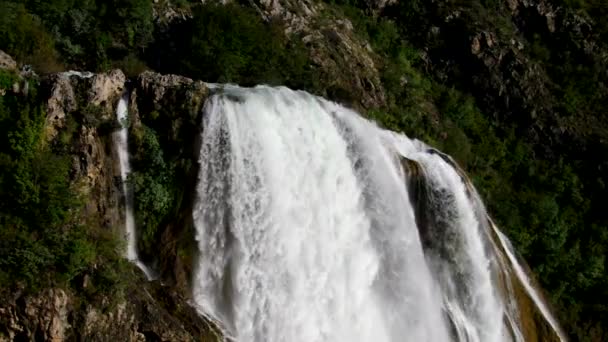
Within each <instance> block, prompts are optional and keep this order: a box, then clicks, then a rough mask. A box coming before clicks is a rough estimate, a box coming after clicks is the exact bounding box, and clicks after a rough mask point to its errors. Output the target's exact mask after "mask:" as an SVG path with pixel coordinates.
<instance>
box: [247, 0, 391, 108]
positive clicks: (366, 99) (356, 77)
mask: <svg viewBox="0 0 608 342" xmlns="http://www.w3.org/2000/svg"><path fill="white" fill-rule="evenodd" d="M256 3H257V6H258V7H259V8H260V10H261V12H262V14H263V15H264V16H265V17H266V18H269V19H274V20H280V21H282V22H283V23H284V26H285V33H286V34H287V35H288V36H289V37H290V38H291V39H298V40H299V39H301V40H302V41H303V42H304V44H305V45H306V47H307V48H308V51H309V54H310V58H311V60H312V62H313V63H314V68H315V69H317V70H319V73H320V75H319V78H320V79H319V80H318V82H319V83H320V84H322V85H323V88H324V89H325V93H324V94H322V95H324V96H326V97H328V98H331V99H334V100H338V101H340V102H343V103H345V104H347V105H351V106H354V107H359V108H362V109H371V108H380V107H382V106H384V105H385V103H386V95H385V92H384V88H383V86H382V82H381V81H380V75H379V72H378V68H377V66H376V62H375V59H374V57H375V55H374V53H373V51H372V49H371V47H370V46H369V44H368V43H367V42H366V41H365V40H363V39H361V38H360V37H359V36H357V34H356V33H355V31H354V29H353V25H352V23H351V22H350V21H349V20H348V19H347V18H346V17H345V16H344V15H341V14H340V13H339V12H336V11H335V10H334V9H332V8H331V7H329V6H327V5H326V4H324V3H322V2H318V1H312V0H305V1H294V0H259V1H256ZM376 3H377V5H386V4H387V3H388V2H387V1H377V2H376ZM345 66H348V67H345Z"/></svg>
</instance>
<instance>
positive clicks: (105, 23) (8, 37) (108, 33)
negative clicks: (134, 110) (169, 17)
mask: <svg viewBox="0 0 608 342" xmlns="http://www.w3.org/2000/svg"><path fill="white" fill-rule="evenodd" d="M0 8H2V9H3V10H2V13H0V35H2V37H3V39H2V40H0V49H2V50H4V51H6V52H7V53H9V54H11V55H12V56H13V57H15V58H17V59H18V60H20V61H23V62H25V63H29V64H32V65H33V66H34V68H35V69H36V70H38V71H41V72H50V71H58V70H59V69H62V66H61V65H62V64H67V65H69V66H72V67H76V68H83V69H90V70H102V69H106V68H108V67H110V66H112V65H118V64H125V63H133V61H132V60H133V58H134V57H133V56H137V55H140V54H141V52H143V50H144V48H145V47H146V46H148V44H149V43H150V42H151V41H152V35H153V29H154V27H153V23H152V2H151V1H148V0H127V1H124V0H123V1H117V0H113V1H100V0H97V1H96V0H85V1H77V0H54V1H37V0H15V1H0ZM59 61H61V62H59Z"/></svg>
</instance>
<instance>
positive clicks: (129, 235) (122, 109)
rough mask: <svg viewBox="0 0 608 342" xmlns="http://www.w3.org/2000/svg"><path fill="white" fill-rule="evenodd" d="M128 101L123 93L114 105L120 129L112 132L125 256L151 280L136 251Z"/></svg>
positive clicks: (151, 273)
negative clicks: (121, 197) (122, 203)
mask: <svg viewBox="0 0 608 342" xmlns="http://www.w3.org/2000/svg"><path fill="white" fill-rule="evenodd" d="M128 103H129V95H128V93H125V94H124V95H123V96H122V97H121V98H120V100H119V101H118V105H117V107H116V119H117V120H118V122H119V124H120V126H121V127H120V130H118V131H117V132H115V133H114V142H115V144H116V151H117V154H118V161H119V165H120V179H121V181H122V192H123V195H124V198H125V237H126V240H127V250H126V257H127V259H128V260H129V261H131V262H133V263H134V264H136V265H137V267H139V268H140V269H141V270H142V271H143V272H144V273H145V274H146V277H147V278H148V279H149V280H151V279H154V278H155V276H154V273H153V272H152V270H150V269H149V268H148V267H147V266H146V265H145V264H144V263H143V262H141V260H139V254H138V253H137V234H136V231H135V217H134V216H133V192H132V190H131V189H130V187H129V183H128V181H127V179H128V177H129V173H131V163H130V162H129V141H128V138H129V137H128V125H127V122H126V121H127V119H128V114H129V113H128Z"/></svg>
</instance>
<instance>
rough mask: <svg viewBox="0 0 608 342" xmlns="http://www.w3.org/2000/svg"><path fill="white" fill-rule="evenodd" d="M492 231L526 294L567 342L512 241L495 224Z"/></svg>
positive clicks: (562, 339) (561, 338) (560, 337)
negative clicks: (516, 253) (522, 264)
mask: <svg viewBox="0 0 608 342" xmlns="http://www.w3.org/2000/svg"><path fill="white" fill-rule="evenodd" d="M492 229H493V230H494V231H495V232H496V234H497V235H498V239H499V240H500V243H501V245H502V247H503V248H504V251H505V253H506V255H507V257H508V259H509V261H510V262H511V266H512V267H513V269H514V271H515V275H516V276H517V278H518V279H519V281H520V282H521V284H522V285H523V287H524V288H525V290H526V292H527V293H528V295H529V296H530V298H531V299H532V301H534V304H536V306H537V307H538V309H539V310H540V312H541V314H542V315H543V317H544V318H545V320H546V321H547V322H548V323H549V324H550V325H551V328H553V330H554V331H555V333H556V334H557V335H558V336H559V339H560V340H561V341H566V340H567V338H566V336H565V335H564V333H563V331H562V330H561V328H560V326H559V324H558V323H557V320H556V319H555V317H553V315H552V314H551V311H550V310H549V308H548V307H547V305H546V304H545V301H544V300H543V299H542V297H541V295H540V294H539V293H538V291H537V289H536V288H535V287H534V286H533V285H532V282H531V281H530V278H529V277H528V275H527V274H526V271H524V269H523V267H522V266H521V265H520V264H519V262H518V261H517V258H516V257H515V252H514V251H513V246H512V245H511V241H509V239H507V237H506V236H505V235H504V234H503V233H502V232H501V231H500V230H499V229H498V227H496V225H494V224H493V223H492Z"/></svg>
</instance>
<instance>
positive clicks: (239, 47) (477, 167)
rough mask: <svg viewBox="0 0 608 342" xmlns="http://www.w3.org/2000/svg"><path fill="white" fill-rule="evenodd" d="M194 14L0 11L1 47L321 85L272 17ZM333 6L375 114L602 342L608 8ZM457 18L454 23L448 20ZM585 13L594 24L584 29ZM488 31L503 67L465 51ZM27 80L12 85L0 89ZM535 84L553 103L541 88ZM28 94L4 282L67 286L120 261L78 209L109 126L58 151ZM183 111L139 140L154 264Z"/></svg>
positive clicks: (0, 194)
mask: <svg viewBox="0 0 608 342" xmlns="http://www.w3.org/2000/svg"><path fill="white" fill-rule="evenodd" d="M195 2H196V1H185V0H182V1H176V2H175V3H176V4H177V5H178V6H179V7H180V8H189V9H191V10H192V13H193V18H192V19H190V20H183V21H181V20H178V21H176V23H174V24H172V25H170V26H168V27H161V26H162V25H156V26H155V25H154V22H153V16H152V12H153V11H152V9H153V8H152V6H154V5H153V2H152V1H149V0H123V1H116V0H113V1H109V2H108V1H102V0H84V1H76V0H52V1H39V0H10V1H7V0H0V8H2V9H3V10H2V11H0V37H2V39H0V49H2V50H4V51H6V52H7V53H9V54H11V55H12V56H14V57H15V58H16V59H17V60H19V61H22V62H24V63H28V64H31V65H32V66H33V67H34V69H35V70H37V71H39V72H42V73H45V72H51V71H56V70H60V69H64V68H70V67H71V68H81V69H90V70H107V69H108V68H110V67H121V68H123V69H124V70H125V71H126V73H127V74H128V75H130V76H134V75H137V74H138V73H139V72H141V71H142V70H144V69H146V68H152V69H155V70H157V71H160V72H164V73H178V74H182V75H185V76H189V77H193V78H198V79H204V80H205V81H209V82H232V83H239V84H242V85H254V84H259V83H269V84H282V85H287V86H290V87H293V88H300V89H306V90H310V91H312V92H316V93H319V92H320V89H323V87H324V86H325V85H322V84H318V80H317V77H316V76H317V72H318V70H316V68H317V66H314V65H313V63H311V61H310V57H309V55H308V50H307V49H308V48H307V47H306V46H304V45H303V44H302V43H301V39H300V38H301V37H298V36H293V37H290V38H289V39H288V38H287V37H286V36H285V34H284V33H283V29H284V25H283V23H281V22H279V21H272V20H271V21H265V20H263V19H262V18H261V16H260V15H259V14H258V13H257V12H256V11H255V10H254V9H252V8H251V7H248V6H246V5H241V3H243V4H244V3H247V2H246V1H241V2H238V1H237V2H233V3H231V4H229V5H226V6H218V5H215V4H213V3H211V2H207V3H206V4H203V5H201V4H196V5H195V4H194V3H195ZM325 2H326V3H327V4H328V6H330V7H331V9H332V11H335V12H336V13H342V14H343V15H344V16H347V17H348V18H350V19H351V21H352V23H353V25H354V27H355V30H356V32H357V34H359V35H361V37H362V38H364V39H366V40H368V41H369V42H370V44H371V46H372V48H373V50H374V51H375V53H376V55H377V60H376V61H375V62H376V65H377V66H378V67H379V69H380V73H381V75H380V76H381V81H382V85H383V87H384V89H385V92H386V96H387V105H386V106H385V107H384V108H376V109H374V110H370V111H369V113H367V114H368V116H369V117H371V118H373V119H375V120H376V121H378V122H379V123H380V124H381V125H383V126H385V127H387V128H390V129H393V130H397V131H403V132H405V133H406V134H408V135H409V136H412V137H416V138H420V139H422V140H424V141H426V142H428V143H430V144H431V145H433V146H436V147H437V148H439V149H441V150H443V151H445V152H447V153H449V154H451V155H452V156H454V157H455V159H457V160H458V161H459V163H460V164H461V165H462V166H463V167H464V168H465V169H466V170H467V171H468V172H469V174H470V175H471V178H472V180H473V182H474V183H475V185H476V186H477V188H478V189H479V191H480V193H481V194H482V196H483V197H484V199H485V202H486V203H487V204H488V210H489V211H490V213H491V214H492V216H493V217H494V218H495V219H496V221H497V222H498V223H499V224H500V226H501V227H502V229H503V230H504V231H505V232H507V233H508V235H509V237H510V238H511V239H512V240H513V242H514V243H515V245H516V247H517V249H518V251H519V252H520V253H521V254H522V255H523V256H524V257H525V259H526V260H527V261H528V262H529V264H530V266H531V267H532V269H533V270H534V272H535V273H536V274H537V275H538V278H539V280H540V282H541V284H542V285H543V287H544V288H545V289H547V290H548V292H549V294H550V296H551V299H552V301H553V302H554V303H555V304H556V306H557V308H558V310H559V311H560V316H561V317H560V318H561V320H562V321H563V322H564V323H565V325H566V328H567V330H568V332H569V334H570V335H571V336H572V338H573V339H576V340H585V339H589V340H593V339H594V338H595V339H596V340H601V336H603V335H602V334H608V332H603V330H605V328H602V327H605V326H608V305H606V304H605V303H608V292H607V291H606V289H608V274H607V272H606V262H607V261H606V253H607V252H608V233H607V232H608V216H607V215H608V214H607V212H606V210H605V208H604V205H603V202H604V199H605V198H606V183H607V180H606V175H605V173H606V170H607V169H608V158H606V156H608V147H607V143H606V142H607V141H608V123H607V121H606V120H607V116H606V114H605V113H606V108H608V102H607V101H608V96H607V94H608V88H607V87H606V84H608V82H607V80H606V77H607V76H606V75H607V73H606V70H607V69H608V68H607V67H606V62H605V56H606V54H605V51H606V46H607V43H606V42H608V21H607V19H606V18H608V16H607V15H606V13H608V6H607V5H605V1H601V0H555V1H552V3H554V4H556V5H560V6H563V8H562V9H561V10H560V11H559V13H558V14H559V15H558V16H562V15H564V16H566V19H564V20H563V22H562V23H561V24H562V27H559V26H558V30H557V31H556V32H549V30H548V29H547V28H546V25H545V23H546V18H542V17H540V16H539V15H538V13H536V12H535V10H534V8H532V7H530V8H527V9H523V8H521V9H520V11H519V12H518V14H517V15H519V16H520V17H518V18H516V19H515V18H513V17H512V13H511V11H510V10H508V9H507V8H506V5H505V4H504V3H503V2H500V1H496V0H476V1H470V2H431V1H422V0H411V1H399V2H398V3H397V4H395V5H393V6H390V7H388V8H387V9H385V10H384V11H383V12H382V13H376V12H372V11H371V10H370V8H368V2H367V1H364V0H329V1H325ZM163 3H164V2H163V1H161V5H162V4H163ZM454 6H458V11H459V12H458V13H459V14H458V16H450V15H452V14H454V13H455V8H456V7H454ZM575 13H576V14H579V15H584V16H585V17H589V18H591V20H592V21H590V24H589V25H587V24H585V25H582V26H580V27H581V29H580V30H576V29H573V27H571V26H568V25H576V23H578V22H579V18H578V17H575V16H574V14H575ZM449 16H450V18H451V19H450V20H449V21H448V20H446V18H448V17H449ZM539 23H540V24H539ZM558 24H559V23H558ZM481 32H484V33H492V34H494V35H495V36H496V39H495V40H496V41H495V42H493V44H495V45H494V48H495V49H497V50H496V51H495V52H496V53H495V54H494V56H493V57H496V56H501V57H500V58H502V61H503V64H502V65H501V66H500V68H495V69H489V67H487V66H486V65H485V64H483V63H485V62H486V61H482V60H479V59H477V57H475V56H473V55H472V54H471V41H472V38H473V37H474V36H475V35H478V34H480V33H481ZM512 37H515V38H517V39H518V41H519V40H521V41H522V42H523V49H522V50H521V51H520V50H518V52H513V51H511V50H509V49H510V47H509V46H511V45H510V44H512V43H511V42H510V39H511V38H512ZM585 40H589V41H590V42H592V43H593V44H586V41H585ZM484 44H486V45H487V42H485V43H484ZM498 49H502V50H498ZM589 51H591V52H589ZM503 52H505V53H503ZM521 60H526V61H527V60H529V61H530V63H529V64H526V65H525V66H528V65H533V66H534V67H536V68H537V69H538V70H540V73H539V74H533V75H532V76H531V78H532V79H534V80H537V79H538V80H539V81H538V83H533V82H532V81H533V80H528V79H525V77H527V74H526V71H527V70H525V68H524V67H521V69H518V68H519V67H520V66H521V65H519V64H517V63H518V62H519V61H521ZM488 61H489V62H488V63H494V60H490V59H488ZM526 63H527V62H526ZM342 67H348V66H342ZM512 68H515V69H516V70H512ZM505 75H506V76H505ZM537 75H540V76H542V77H545V78H546V79H545V78H541V77H540V76H539V77H536V76H537ZM16 80H17V78H16V76H15V75H12V74H9V73H5V72H2V73H0V88H1V89H7V88H10V87H11V86H12V84H13V83H14V82H15V81H16ZM507 81H508V82H507ZM519 81H522V82H530V84H524V86H520V84H519V83H518V82H519ZM499 82H504V86H505V87H504V88H503V89H502V90H501V92H500V93H499V92H498V91H493V90H492V89H491V86H493V85H495V84H496V83H499ZM539 83H542V84H541V85H542V86H543V87H546V89H547V91H548V93H549V94H548V95H546V96H545V95H543V94H544V93H542V92H537V93H534V92H535V91H536V90H537V89H536V88H535V87H536V86H537V85H538V84H539ZM527 86H529V87H527ZM30 89H32V93H31V94H30V96H28V97H24V96H21V95H15V94H12V93H7V95H6V96H3V97H0V130H1V131H2V132H0V139H2V140H3V142H2V144H0V164H1V165H2V169H1V171H0V205H1V207H0V225H1V227H2V231H1V232H0V283H2V284H9V283H10V284H14V283H15V282H22V283H26V284H30V285H31V286H32V287H34V286H41V285H42V284H46V283H48V282H63V283H69V282H70V281H71V280H74V279H78V277H80V276H82V275H83V274H84V273H86V272H89V271H90V267H91V265H93V264H95V263H97V261H98V260H109V262H106V263H102V264H103V265H115V264H116V263H119V261H117V256H116V255H117V253H116V247H117V246H116V243H115V241H112V238H111V237H110V235H109V234H107V233H104V232H102V231H100V230H98V229H89V228H87V229H84V228H83V227H84V225H86V224H89V223H86V222H79V221H78V220H77V218H78V212H79V208H80V207H81V205H82V203H81V201H80V199H79V198H78V196H77V194H76V193H75V192H74V189H72V185H71V183H70V180H71V178H70V172H69V165H70V160H69V155H68V153H69V151H70V148H71V143H72V138H73V134H74V131H75V129H76V126H77V124H87V125H93V126H97V125H103V123H99V122H95V119H94V118H95V117H96V115H94V114H95V113H94V110H95V108H90V112H87V111H84V112H83V113H82V114H83V119H82V120H81V121H82V122H80V123H75V122H72V123H70V122H68V129H67V130H66V131H65V132H62V133H61V136H60V138H59V139H57V142H55V143H53V144H47V143H46V142H45V141H44V140H43V139H42V138H41V137H42V132H41V129H42V124H43V120H44V113H43V111H42V107H41V106H40V103H41V101H40V99H38V98H37V95H36V91H35V90H36V87H35V86H34V84H32V86H31V87H30ZM340 91H341V93H344V92H347V91H348V89H340ZM338 93H339V92H337V91H336V92H334V93H331V94H334V95H335V96H342V95H340V94H341V93H340V94H338ZM522 93H523V94H522ZM528 93H530V94H528ZM539 94H541V95H539ZM526 95H530V97H529V98H527V97H526ZM534 96H535V97H534ZM343 97H344V98H346V97H348V94H346V95H344V96H343ZM535 102H539V103H540V104H537V103H535ZM545 105H546V106H545ZM542 106H545V107H542ZM537 108H541V109H542V108H545V109H546V108H549V110H547V111H545V112H544V113H542V112H539V113H537V112H536V111H535V109H537ZM180 110H181V109H180V108H172V109H166V110H165V111H164V112H162V113H159V112H154V111H153V112H152V113H150V115H149V116H148V117H144V118H142V122H143V124H142V125H141V126H138V127H131V131H132V134H131V136H132V137H133V139H132V140H131V144H132V146H131V150H132V151H134V152H135V153H133V155H134V160H133V166H134V169H135V172H134V173H133V175H132V179H131V182H132V184H133V186H134V190H135V193H134V196H135V199H136V200H135V203H136V207H135V212H136V217H137V222H138V226H139V227H140V229H139V232H140V234H141V236H140V239H139V240H140V248H141V249H142V250H143V251H144V252H146V251H148V252H149V253H148V254H152V253H151V251H152V248H153V246H154V244H155V241H157V239H159V233H160V231H161V230H162V229H161V227H162V226H163V225H166V224H168V223H169V221H171V220H172V219H174V218H175V217H176V216H177V215H178V213H177V211H178V210H179V208H181V206H182V204H183V203H182V202H183V200H184V198H185V197H186V196H185V195H184V194H183V193H182V191H183V189H184V187H185V185H184V183H183V182H184V179H188V177H187V176H186V174H187V173H188V172H190V171H191V169H190V168H191V165H189V160H190V159H189V155H190V154H188V153H189V152H188V151H184V150H183V149H182V148H183V146H181V145H180V139H179V138H176V137H181V139H188V138H187V137H191V134H193V133H192V132H188V131H183V129H184V128H183V127H186V125H181V126H180V125H179V123H178V122H177V120H176V117H175V115H174V114H175V113H177V112H179V111H180ZM171 111H173V112H171ZM174 112H175V113H174ZM87 118H90V119H87ZM190 124H192V123H190ZM70 127H71V128H70ZM168 127H171V129H170V130H169V129H167V128H168ZM169 131H170V132H169ZM144 254H145V253H144ZM115 270H116V269H115V268H112V267H106V266H104V267H102V270H98V271H96V272H97V273H95V274H97V275H98V276H99V277H102V278H103V279H106V280H107V282H104V281H103V280H100V282H99V283H100V284H104V283H107V284H114V283H115V282H116V281H117V280H116V279H117V273H116V271H115ZM40 274H43V275H44V276H43V277H40ZM108 286H110V285H108ZM598 336H600V337H598Z"/></svg>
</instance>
